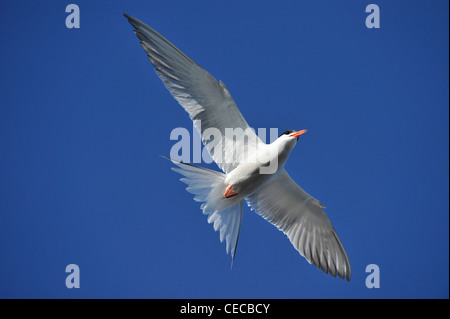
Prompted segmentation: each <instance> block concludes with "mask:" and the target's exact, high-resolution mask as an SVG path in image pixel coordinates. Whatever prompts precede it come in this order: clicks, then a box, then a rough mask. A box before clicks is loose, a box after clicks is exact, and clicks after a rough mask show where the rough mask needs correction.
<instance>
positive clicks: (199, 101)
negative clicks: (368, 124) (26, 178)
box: [124, 14, 351, 280]
mask: <svg viewBox="0 0 450 319" xmlns="http://www.w3.org/2000/svg"><path fill="white" fill-rule="evenodd" d="M124 16H125V17H126V18H127V19H128V22H129V23H130V24H131V25H132V26H133V27H134V29H135V30H134V33H135V34H136V36H137V37H138V38H139V40H140V44H141V46H142V48H143V49H144V50H145V52H146V53H147V56H148V58H149V59H150V62H151V63H152V64H153V66H154V67H155V71H156V73H157V74H158V76H159V77H160V78H161V80H162V81H163V83H164V85H165V86H166V88H167V89H168V90H169V91H170V93H171V94H172V96H173V97H174V98H175V99H176V100H177V101H178V103H179V104H180V105H181V106H182V107H183V108H184V109H185V111H187V113H188V114H189V117H190V118H191V120H192V121H193V122H194V125H195V126H196V127H197V129H198V130H199V131H200V134H201V136H202V141H203V144H204V145H205V147H206V148H207V150H208V151H209V152H210V154H211V157H212V158H213V160H214V161H215V162H216V163H217V165H218V166H219V167H220V169H221V170H222V171H223V173H222V172H218V171H214V170H210V169H207V168H203V167H198V166H194V165H192V164H188V163H182V162H178V161H176V160H172V162H173V163H174V164H175V165H176V167H174V168H172V169H173V170H175V171H176V172H178V173H180V174H182V175H183V176H184V177H183V178H181V181H182V182H184V183H186V184H187V185H188V187H187V188H186V190H187V191H189V192H190V193H192V194H194V195H195V197H194V200H195V201H197V202H201V203H202V204H201V206H200V208H201V209H202V211H203V213H204V214H205V215H208V223H213V226H214V230H216V231H217V230H219V231H220V241H221V242H223V240H226V251H227V254H228V253H231V257H232V264H233V261H234V256H235V253H236V246H237V242H238V239H239V233H240V228H241V221H242V211H243V203H244V201H246V202H247V204H248V206H249V207H250V208H251V209H252V210H254V211H255V212H256V213H258V214H259V215H261V216H262V217H263V218H265V219H266V220H267V221H269V222H270V223H272V224H273V225H274V226H276V227H277V228H278V229H279V230H280V231H282V232H283V233H284V234H286V235H287V237H288V238H289V240H290V241H291V243H292V245H293V246H294V247H295V249H296V250H297V251H298V252H299V253H300V254H301V255H302V256H303V257H305V258H306V260H307V261H308V262H309V263H313V264H314V265H315V266H316V267H317V268H319V269H322V270H323V271H324V272H325V273H326V274H327V273H330V274H331V275H332V276H333V277H336V275H338V276H339V277H340V278H342V279H344V278H346V279H347V280H350V277H351V267H350V262H349V259H348V256H347V253H346V252H345V249H344V246H343V245H342V243H341V241H340V240H339V237H338V236H337V234H336V231H335V229H334V227H333V225H332V224H331V222H330V220H329V219H328V217H327V215H326V214H325V212H324V211H323V208H325V206H324V205H323V204H322V203H321V202H319V201H318V200H316V199H315V198H313V197H312V196H310V195H309V194H307V193H306V192H305V191H304V190H303V189H302V188H300V186H298V185H297V184H296V183H295V182H294V180H293V179H292V178H291V177H290V176H289V174H288V173H287V172H286V170H285V169H284V165H285V163H286V161H287V159H288V157H289V155H290V153H291V151H292V149H293V148H294V146H295V145H296V143H297V140H298V139H299V137H300V136H301V135H302V134H304V133H305V132H306V130H300V131H295V130H287V131H285V132H284V133H283V134H281V136H280V137H279V138H278V139H277V140H275V141H274V142H273V143H271V144H266V143H264V142H263V141H262V140H261V139H260V138H259V137H258V136H257V135H256V133H255V132H254V131H253V130H252V129H250V127H249V125H248V124H247V122H246V121H245V119H244V117H243V116H242V114H241V112H240V111H239V109H238V108H237V106H236V103H235V102H234V100H233V98H232V97H231V95H230V93H229V91H228V89H227V88H226V87H225V85H224V84H223V83H222V82H221V81H220V82H218V81H217V80H216V79H215V78H214V77H212V76H211V75H210V74H209V73H208V72H207V71H206V70H204V69H203V68H202V67H200V66H199V65H198V64H197V63H195V62H194V61H192V60H191V59H190V58H189V57H188V56H187V55H186V54H184V53H183V52H182V51H181V50H180V49H178V48H177V47H176V46H175V45H173V44H172V43H171V42H170V41H168V40H167V39H166V38H164V37H163V36H162V35H160V34H159V33H158V32H156V31H155V30H154V29H153V28H151V27H149V26H148V25H146V24H145V23H143V22H142V21H140V20H138V19H136V18H134V17H131V16H129V15H127V14H124ZM208 129H209V130H210V131H209V132H211V129H214V130H215V132H216V133H219V134H218V135H214V138H213V139H211V134H209V135H208V134H206V133H207V132H208ZM227 130H241V131H242V132H245V137H246V138H234V137H232V138H231V139H230V137H229V135H227ZM217 136H219V137H217ZM271 164H275V166H273V165H272V166H273V167H272V171H270V172H269V173H267V172H263V171H264V169H268V170H269V168H270V166H271Z"/></svg>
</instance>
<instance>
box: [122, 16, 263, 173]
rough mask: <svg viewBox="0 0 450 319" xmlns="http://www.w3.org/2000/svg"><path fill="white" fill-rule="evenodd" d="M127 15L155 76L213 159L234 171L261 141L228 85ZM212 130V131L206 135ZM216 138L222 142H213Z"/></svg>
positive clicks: (226, 170) (140, 22) (227, 169)
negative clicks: (183, 110)
mask: <svg viewBox="0 0 450 319" xmlns="http://www.w3.org/2000/svg"><path fill="white" fill-rule="evenodd" d="M124 16H125V17H126V18H127V19H128V22H130V24H131V25H132V26H133V27H134V28H135V30H134V33H135V34H136V36H137V37H138V38H139V40H141V41H140V44H141V46H142V47H143V48H144V50H145V52H147V56H148V58H149V59H150V62H151V63H152V64H153V66H154V67H155V70H156V73H157V74H158V76H159V77H160V78H161V80H162V81H163V82H164V85H165V86H166V88H167V89H168V90H169V91H170V93H171V94H172V95H173V97H174V98H175V99H176V100H177V101H178V103H180V105H181V106H182V107H183V108H184V109H185V110H186V111H187V112H188V113H189V116H190V118H191V119H192V121H193V122H194V124H195V126H196V127H197V129H199V131H200V134H201V136H202V141H203V143H204V144H205V146H206V148H207V149H208V151H209V152H210V154H211V157H212V158H213V160H214V161H215V162H216V163H217V165H218V166H219V167H220V168H221V169H222V170H223V171H224V172H225V173H228V172H230V171H232V170H233V169H234V168H235V167H236V166H237V165H238V164H239V163H241V162H243V161H245V158H244V157H245V156H246V155H248V154H252V153H254V151H255V148H256V147H258V144H259V143H262V141H261V140H260V139H259V137H258V136H257V135H256V134H255V132H254V131H253V130H252V129H251V128H250V127H249V125H248V124H247V122H246V121H245V119H244V117H243V116H242V114H241V112H240V111H239V109H238V108H237V106H236V104H235V102H234V100H233V98H232V97H231V95H230V93H229V92H228V90H227V88H226V87H225V85H224V84H223V83H222V82H217V80H216V79H215V78H214V77H212V76H211V75H210V74H209V73H208V72H207V71H205V70H204V69H203V68H202V67H200V66H199V65H198V64H197V63H195V62H194V61H192V60H191V59H190V58H189V57H188V56H186V55H185V54H184V53H183V52H181V50H179V49H178V48H177V47H176V46H175V45H173V44H172V43H171V42H169V41H168V40H167V39H166V38H164V37H163V36H162V35H160V34H159V33H158V32H156V31H155V30H154V29H152V28H151V27H149V26H148V25H146V24H145V23H143V22H142V21H140V20H138V19H136V18H134V17H131V16H129V15H126V14H124ZM209 128H212V130H209V131H206V132H205V130H207V129H209ZM226 129H228V132H226ZM235 129H237V130H235ZM217 130H218V131H217ZM240 130H242V131H240ZM231 132H235V133H236V132H237V133H241V132H242V133H243V134H242V135H240V136H242V137H243V138H239V137H238V136H237V135H234V136H232V137H231V139H232V140H231V142H230V139H229V138H227V136H230V133H231ZM215 133H220V134H216V135H214V134H215ZM216 136H220V137H221V139H220V140H214V139H216ZM233 139H234V140H235V142H233ZM227 140H228V141H227ZM233 148H234V149H233Z"/></svg>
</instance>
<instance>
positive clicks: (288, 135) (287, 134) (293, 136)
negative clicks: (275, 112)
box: [279, 130, 307, 142]
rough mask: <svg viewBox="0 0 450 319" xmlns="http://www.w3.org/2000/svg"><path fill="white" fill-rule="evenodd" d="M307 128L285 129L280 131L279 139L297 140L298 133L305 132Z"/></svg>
mask: <svg viewBox="0 0 450 319" xmlns="http://www.w3.org/2000/svg"><path fill="white" fill-rule="evenodd" d="M306 132H307V130H301V131H295V130H287V131H284V132H283V133H281V135H280V137H279V139H283V140H285V141H286V142H289V141H298V138H299V137H300V135H302V134H304V133H306Z"/></svg>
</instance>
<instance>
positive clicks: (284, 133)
mask: <svg viewBox="0 0 450 319" xmlns="http://www.w3.org/2000/svg"><path fill="white" fill-rule="evenodd" d="M290 133H291V131H289V130H288V131H284V132H283V133H281V135H288V134H290ZM281 135H280V136H281Z"/></svg>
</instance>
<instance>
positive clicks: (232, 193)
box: [223, 185, 238, 198]
mask: <svg viewBox="0 0 450 319" xmlns="http://www.w3.org/2000/svg"><path fill="white" fill-rule="evenodd" d="M237 194H238V193H236V192H235V191H234V189H233V185H230V186H228V187H227V189H226V191H225V193H224V194H223V197H225V198H231V197H234V196H236V195H237Z"/></svg>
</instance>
